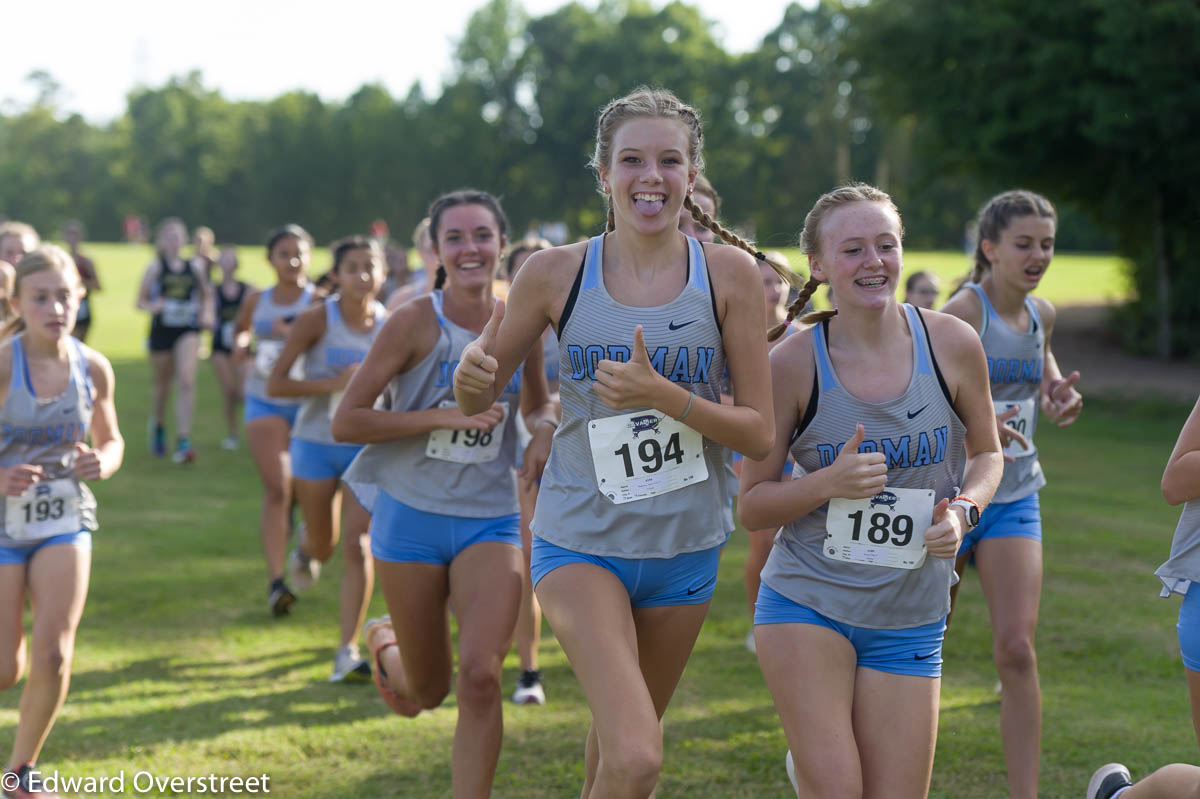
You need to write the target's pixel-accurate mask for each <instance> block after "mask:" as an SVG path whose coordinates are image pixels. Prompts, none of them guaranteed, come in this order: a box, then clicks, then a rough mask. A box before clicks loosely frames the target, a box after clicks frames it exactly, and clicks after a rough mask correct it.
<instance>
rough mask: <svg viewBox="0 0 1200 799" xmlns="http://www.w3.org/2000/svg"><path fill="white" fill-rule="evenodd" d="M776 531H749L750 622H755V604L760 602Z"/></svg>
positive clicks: (748, 599)
mask: <svg viewBox="0 0 1200 799" xmlns="http://www.w3.org/2000/svg"><path fill="white" fill-rule="evenodd" d="M775 532H776V531H775V530H748V531H746V540H747V541H749V542H750V551H749V552H747V553H746V570H745V579H746V604H747V605H748V606H749V609H750V621H751V623H753V621H754V603H755V602H757V601H758V589H759V586H760V585H761V584H762V577H761V576H760V575H761V574H762V570H763V567H764V566H766V565H767V557H768V556H769V555H770V554H771V547H772V546H773V545H774V543H775Z"/></svg>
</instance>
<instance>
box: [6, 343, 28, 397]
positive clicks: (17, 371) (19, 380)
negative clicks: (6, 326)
mask: <svg viewBox="0 0 1200 799" xmlns="http://www.w3.org/2000/svg"><path fill="white" fill-rule="evenodd" d="M14 388H24V389H25V390H26V391H28V392H29V395H30V396H33V380H32V379H31V378H30V377H29V363H28V362H27V361H26V360H25V348H24V347H23V346H22V345H21V337H20V336H13V339H12V379H11V380H10V381H9V388H8V393H9V394H10V395H11V394H12V390H13V389H14Z"/></svg>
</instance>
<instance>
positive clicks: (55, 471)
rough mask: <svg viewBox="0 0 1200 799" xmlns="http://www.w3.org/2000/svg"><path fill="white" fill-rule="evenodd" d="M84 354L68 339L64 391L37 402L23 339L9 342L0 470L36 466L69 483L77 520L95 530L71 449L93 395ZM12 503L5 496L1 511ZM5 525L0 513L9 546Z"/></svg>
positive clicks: (0, 533)
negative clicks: (9, 374) (76, 503)
mask: <svg viewBox="0 0 1200 799" xmlns="http://www.w3.org/2000/svg"><path fill="white" fill-rule="evenodd" d="M85 350H86V348H85V346H84V345H83V344H80V343H79V342H78V341H76V340H75V339H70V342H69V345H68V347H67V354H68V358H69V361H70V370H71V379H70V382H69V383H68V384H67V389H66V391H64V392H63V393H62V394H59V395H58V396H57V397H54V398H52V399H39V398H38V397H37V395H35V394H34V392H33V380H32V378H31V377H30V376H29V363H28V361H27V360H26V357H25V348H24V335H23V334H22V335H17V336H14V337H13V339H12V377H11V379H10V380H9V384H8V398H7V399H6V400H5V401H4V407H3V408H0V466H2V467H9V466H16V465H18V464H21V463H29V464H33V465H34V466H41V467H42V469H44V470H45V472H46V479H47V480H58V479H61V478H67V479H70V480H72V481H73V482H74V483H75V487H76V489H77V490H78V497H79V520H80V522H81V523H82V526H83V529H85V530H95V529H97V524H96V498H95V497H94V496H92V492H91V491H90V490H89V489H88V487H87V486H86V485H85V484H83V483H81V482H80V481H79V480H78V478H76V477H75V473H74V466H75V444H76V443H77V442H81V441H82V442H86V441H87V435H88V430H89V428H90V427H91V423H92V398H93V396H94V395H95V390H94V387H93V385H92V379H91V377H90V375H89V374H88V365H87V356H86V355H85ZM17 499H18V498H17V497H5V499H4V501H5V509H6V510H7V503H10V502H16V501H17ZM4 525H5V515H4V514H0V542H3V543H5V544H8V545H12V544H13V543H14V539H13V538H12V537H11V536H10V535H8V534H7V533H6V532H5V530H4ZM71 532H78V530H73V531H71ZM25 542H26V539H21V542H20V543H25Z"/></svg>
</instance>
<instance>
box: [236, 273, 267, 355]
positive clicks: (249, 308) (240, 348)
mask: <svg viewBox="0 0 1200 799" xmlns="http://www.w3.org/2000/svg"><path fill="white" fill-rule="evenodd" d="M261 296H262V292H260V291H251V292H250V294H248V295H247V296H246V298H245V299H244V300H242V304H241V305H240V306H239V307H238V314H237V318H236V319H235V320H234V322H233V353H232V355H233V361H234V363H241V362H243V361H245V360H246V357H247V356H248V355H249V354H250V321H251V320H252V319H253V318H254V309H255V308H257V307H258V298H259V297H261Z"/></svg>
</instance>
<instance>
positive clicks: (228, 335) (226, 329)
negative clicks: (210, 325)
mask: <svg viewBox="0 0 1200 799" xmlns="http://www.w3.org/2000/svg"><path fill="white" fill-rule="evenodd" d="M233 331H234V324H233V322H224V323H222V325H221V343H223V344H224V345H225V346H226V347H229V348H230V349H233Z"/></svg>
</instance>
